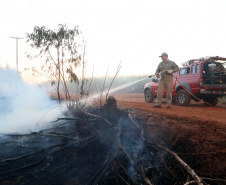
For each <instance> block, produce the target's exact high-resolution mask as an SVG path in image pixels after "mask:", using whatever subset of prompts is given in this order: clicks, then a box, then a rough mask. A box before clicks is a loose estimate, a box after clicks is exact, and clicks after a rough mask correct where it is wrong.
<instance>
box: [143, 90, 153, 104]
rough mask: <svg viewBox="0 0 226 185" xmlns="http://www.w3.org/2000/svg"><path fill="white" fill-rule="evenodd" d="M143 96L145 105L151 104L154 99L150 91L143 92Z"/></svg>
mask: <svg viewBox="0 0 226 185" xmlns="http://www.w3.org/2000/svg"><path fill="white" fill-rule="evenodd" d="M144 96H145V101H146V102H147V103H152V102H153V101H154V99H155V97H154V94H153V93H152V91H151V90H146V91H145V92H144Z"/></svg>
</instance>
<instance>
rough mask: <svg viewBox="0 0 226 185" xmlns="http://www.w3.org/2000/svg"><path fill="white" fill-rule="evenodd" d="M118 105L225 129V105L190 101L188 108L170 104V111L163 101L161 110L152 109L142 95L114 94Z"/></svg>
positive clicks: (151, 104) (150, 104)
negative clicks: (213, 105) (210, 123)
mask: <svg viewBox="0 0 226 185" xmlns="http://www.w3.org/2000/svg"><path fill="white" fill-rule="evenodd" d="M114 97H115V98H116V99H117V101H118V105H123V106H127V107H132V108H136V109H140V110H143V111H148V112H150V113H154V114H158V115H163V116H167V117H172V118H181V119H189V120H194V121H213V122H219V123H222V124H223V125H224V126H225V128H226V105H217V106H216V107H214V108H210V107H208V106H205V105H204V104H203V103H201V102H199V103H196V102H194V101H191V104H190V105H189V106H183V107H182V106H178V105H177V104H176V103H173V104H172V108H171V109H166V104H165V100H163V105H162V108H161V109H156V108H152V106H153V105H154V103H146V102H145V100H144V95H143V94H115V95H114Z"/></svg>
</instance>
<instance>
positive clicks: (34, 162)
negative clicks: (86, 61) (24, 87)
mask: <svg viewBox="0 0 226 185" xmlns="http://www.w3.org/2000/svg"><path fill="white" fill-rule="evenodd" d="M85 111H86V112H89V113H91V114H95V115H101V117H104V118H105V119H107V120H108V121H109V122H111V123H112V125H109V124H108V123H107V122H106V121H104V120H103V119H99V118H94V117H92V116H90V115H87V114H85V113H84V112H81V111H79V110H78V109H72V110H71V112H70V118H71V115H73V117H74V118H76V119H78V120H69V121H68V120H64V122H63V123H65V124H62V122H61V123H59V124H58V122H56V123H55V124H56V125H55V126H54V127H52V128H50V129H46V130H42V131H40V132H37V133H31V134H27V135H6V134H5V135H2V136H1V137H0V139H1V140H0V147H1V152H0V184H1V185H14V184H15V185H17V184H18V185H24V184H29V185H30V184H34V185H36V184H37V185H38V184H43V185H45V184H51V185H54V184H56V185H58V184H59V185H60V184H65V185H83V184H84V185H85V184H86V185H89V184H90V185H91V184H98V185H103V184H106V185H117V184H119V185H123V184H125V185H126V184H127V185H128V184H148V181H147V179H149V181H150V182H151V183H152V184H156V185H160V184H161V185H165V184H185V183H186V182H187V181H190V180H192V177H191V176H190V175H189V174H188V172H187V171H186V169H185V168H184V167H183V166H182V165H181V164H180V163H179V162H178V161H176V160H175V158H174V157H172V156H171V155H170V154H168V153H167V152H165V151H164V150H163V149H160V148H158V147H157V146H156V145H152V144H150V143H148V142H146V141H145V140H143V139H142V129H144V135H143V136H144V138H150V137H149V136H148V134H149V133H147V132H145V130H146V125H145V122H146V120H145V119H141V118H137V119H136V118H134V119H131V115H130V114H129V112H128V110H126V109H124V108H123V109H122V108H120V109H118V108H117V107H116V106H108V105H104V106H95V107H88V108H86V109H85ZM66 122H67V123H66ZM57 124H58V125H57ZM61 124H62V125H61ZM136 124H137V125H136ZM60 125H61V126H60ZM56 128H57V129H56ZM152 137H158V135H156V136H152ZM156 140H157V141H159V143H160V144H163V145H164V146H166V147H167V148H169V149H171V150H173V151H175V152H178V153H189V151H192V150H193V147H194V145H193V144H191V142H190V141H189V140H188V139H186V138H183V140H182V139H181V140H180V139H178V140H177V141H176V142H175V138H174V136H172V135H171V134H170V133H168V135H167V134H165V136H162V138H161V139H158V138H156ZM172 142H174V144H173V145H172ZM21 143H23V145H22V144H21ZM183 159H184V160H185V161H186V163H188V164H189V165H190V166H191V167H192V168H193V169H194V170H195V171H196V170H199V169H200V168H201V169H206V168H205V164H203V166H200V160H202V159H203V158H200V156H185V157H184V158H183ZM206 165H208V164H206ZM198 175H200V176H205V177H209V178H213V177H217V178H222V179H223V178H224V176H223V175H224V174H220V175H219V173H218V176H216V174H211V172H209V171H205V173H204V172H203V174H202V173H199V174H198ZM145 179H146V180H145ZM205 182H206V183H210V184H223V182H221V181H208V180H205Z"/></svg>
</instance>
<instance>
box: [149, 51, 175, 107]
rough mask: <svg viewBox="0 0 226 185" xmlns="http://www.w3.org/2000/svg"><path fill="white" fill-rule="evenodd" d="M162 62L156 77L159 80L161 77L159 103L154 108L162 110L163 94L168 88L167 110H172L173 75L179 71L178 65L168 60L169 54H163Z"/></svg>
mask: <svg viewBox="0 0 226 185" xmlns="http://www.w3.org/2000/svg"><path fill="white" fill-rule="evenodd" d="M159 57H161V58H162V62H160V63H159V65H158V67H157V69H156V72H155V75H156V77H157V78H159V77H160V81H159V86H158V94H157V101H156V104H155V105H154V106H153V108H161V103H162V97H163V92H164V90H165V88H166V91H167V97H166V108H167V109H170V108H171V103H172V91H173V73H175V72H177V71H178V70H179V67H178V65H177V64H176V63H175V62H173V61H171V60H169V59H168V54H167V53H162V55H161V56H159Z"/></svg>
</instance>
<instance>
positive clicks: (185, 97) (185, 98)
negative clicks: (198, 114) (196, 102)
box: [176, 89, 191, 106]
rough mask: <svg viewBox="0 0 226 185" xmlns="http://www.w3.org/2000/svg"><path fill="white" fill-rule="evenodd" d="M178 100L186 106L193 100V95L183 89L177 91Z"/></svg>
mask: <svg viewBox="0 0 226 185" xmlns="http://www.w3.org/2000/svg"><path fill="white" fill-rule="evenodd" d="M176 100H177V104H178V105H180V106H186V105H188V104H189V103H190V102H191V96H190V95H189V94H188V93H187V92H186V91H185V90H184V89H181V90H179V91H178V93H177V97H176Z"/></svg>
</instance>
